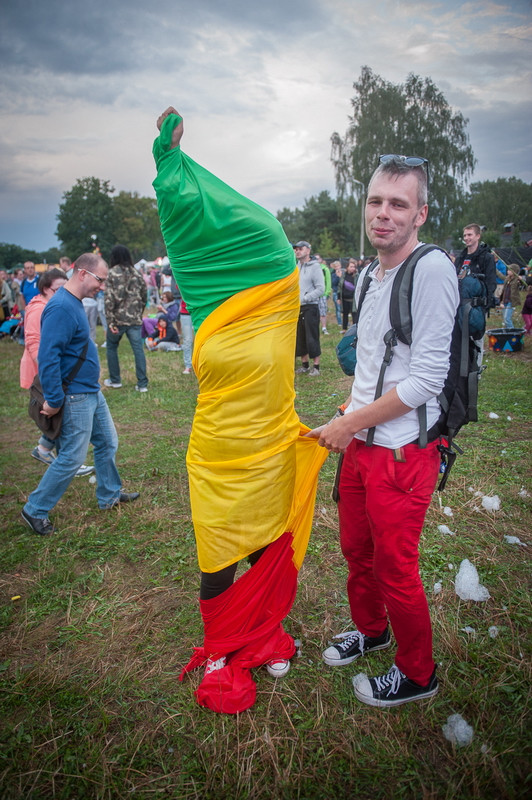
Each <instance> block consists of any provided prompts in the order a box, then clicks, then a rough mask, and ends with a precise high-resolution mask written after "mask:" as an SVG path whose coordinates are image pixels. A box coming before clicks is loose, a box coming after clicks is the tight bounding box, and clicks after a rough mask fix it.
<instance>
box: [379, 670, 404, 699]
mask: <svg viewBox="0 0 532 800" xmlns="http://www.w3.org/2000/svg"><path fill="white" fill-rule="evenodd" d="M403 678H406V675H404V674H403V673H402V672H401V670H400V669H399V667H398V666H397V665H396V664H394V665H393V667H391V669H390V670H389V672H387V673H386V675H380V676H379V677H378V678H375V686H376V687H377V691H379V692H384V691H385V690H386V689H388V687H390V688H389V689H388V691H387V692H386V697H389V696H390V695H391V694H396V693H397V691H398V689H399V686H400V685H401V681H402V680H403Z"/></svg>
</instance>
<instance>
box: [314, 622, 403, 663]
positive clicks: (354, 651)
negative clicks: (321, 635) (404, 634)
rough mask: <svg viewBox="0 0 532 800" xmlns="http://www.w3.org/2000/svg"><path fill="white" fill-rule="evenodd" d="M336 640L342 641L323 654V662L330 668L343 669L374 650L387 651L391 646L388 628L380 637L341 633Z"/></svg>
mask: <svg viewBox="0 0 532 800" xmlns="http://www.w3.org/2000/svg"><path fill="white" fill-rule="evenodd" d="M334 638H335V639H341V640H342V641H340V642H339V643H338V644H333V645H331V647H328V648H327V650H324V651H323V653H322V657H323V660H324V661H325V663H326V664H328V665H329V666H330V667H342V666H343V665H344V664H351V662H352V661H354V660H355V659H356V658H360V656H363V655H364V653H371V651H372V650H385V649H386V648H387V647H389V646H390V644H391V641H390V631H389V630H388V628H386V630H385V631H384V633H382V634H381V635H380V636H373V637H372V636H364V634H363V633H361V632H360V631H349V632H348V633H340V634H339V635H338V636H335V637H334Z"/></svg>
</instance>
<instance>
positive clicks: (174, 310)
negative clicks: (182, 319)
mask: <svg viewBox="0 0 532 800" xmlns="http://www.w3.org/2000/svg"><path fill="white" fill-rule="evenodd" d="M163 314H164V315H165V316H167V317H168V322H175V321H176V320H177V319H179V306H178V304H177V302H176V300H175V299H174V294H173V292H163V299H162V302H161V303H159V305H158V306H157V314H156V316H155V317H143V318H142V328H141V334H142V338H143V339H146V337H147V336H153V335H154V333H155V330H156V328H157V321H158V320H159V319H160V318H161V317H162V316H163Z"/></svg>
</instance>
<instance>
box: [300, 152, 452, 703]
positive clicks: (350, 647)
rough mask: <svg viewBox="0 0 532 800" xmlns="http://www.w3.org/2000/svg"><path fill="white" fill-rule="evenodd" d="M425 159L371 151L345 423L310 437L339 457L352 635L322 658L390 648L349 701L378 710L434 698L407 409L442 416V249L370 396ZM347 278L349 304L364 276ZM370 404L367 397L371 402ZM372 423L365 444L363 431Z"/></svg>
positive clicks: (447, 334)
mask: <svg viewBox="0 0 532 800" xmlns="http://www.w3.org/2000/svg"><path fill="white" fill-rule="evenodd" d="M426 167H428V165H427V162H426V160H425V159H423V158H418V157H407V156H396V155H389V156H381V159H380V164H379V167H378V168H377V170H376V171H375V173H374V174H373V177H372V179H371V181H370V184H369V187H368V198H367V202H366V231H367V235H368V238H369V240H370V242H371V244H372V245H373V246H374V247H375V248H376V250H377V253H378V263H377V265H376V266H375V267H374V268H373V270H372V271H371V282H370V284H369V288H368V289H367V293H366V295H365V297H364V299H363V303H362V305H361V312H360V318H359V322H358V343H357V365H356V370H355V379H354V382H353V388H352V392H351V396H350V398H349V399H348V401H347V403H346V406H345V413H344V414H343V416H339V417H337V418H336V419H335V420H334V421H332V422H331V423H329V424H328V425H326V426H324V427H322V428H317V429H316V430H315V431H312V432H311V433H310V434H309V435H311V436H314V437H316V438H318V437H319V443H320V444H321V445H322V446H323V447H326V448H327V449H328V450H330V451H331V452H335V453H344V454H345V456H344V461H343V465H342V471H341V476H340V484H339V495H340V499H339V504H338V509H339V517H340V542H341V547H342V552H343V554H344V556H345V558H346V560H347V563H348V567H349V578H348V583H347V590H348V596H349V603H350V609H351V615H352V618H353V621H354V622H355V625H356V627H357V630H355V631H352V632H350V633H348V634H344V635H341V636H339V637H337V639H338V643H336V644H334V645H332V646H331V647H328V648H327V649H326V650H325V651H324V653H323V658H324V661H325V663H326V664H329V665H330V666H341V665H344V664H350V663H352V662H353V661H354V660H355V659H357V658H359V657H360V656H363V655H364V654H365V653H367V652H371V651H375V650H381V649H385V648H387V647H389V646H390V644H391V641H390V632H389V628H388V624H390V625H391V628H392V631H393V633H394V636H395V639H396V642H397V653H396V657H395V663H394V665H393V666H392V667H391V669H390V670H389V672H388V673H386V674H385V675H381V676H379V677H375V678H367V677H366V676H360V677H359V678H358V679H357V680H356V681H355V694H356V696H357V697H358V699H359V700H361V701H362V702H364V703H367V704H368V705H372V706H378V707H386V706H395V705H400V704H402V703H407V702H410V701H412V700H419V699H422V698H426V697H431V696H432V695H434V694H436V692H437V691H438V681H437V678H436V670H435V663H434V660H433V657H432V631H431V624H430V616H429V610H428V605H427V600H426V598H425V593H424V590H423V585H422V583H421V578H420V576H419V569H418V558H419V552H418V544H419V537H420V534H421V529H422V526H423V522H424V519H425V513H426V510H427V508H428V505H429V503H430V499H431V496H432V493H433V491H434V488H435V485H436V480H437V477H438V472H439V465H440V455H439V452H438V450H437V445H438V444H439V440H438V439H436V440H435V441H432V442H429V444H428V446H427V447H425V448H421V447H419V446H418V443H417V441H418V437H419V433H420V429H419V422H418V413H417V409H418V408H419V407H420V406H423V404H425V406H426V413H427V429H428V430H430V428H431V427H432V425H434V423H435V422H436V420H437V419H438V417H439V414H440V406H439V403H438V401H437V397H438V395H439V393H440V392H441V390H442V388H443V384H444V381H445V378H446V375H447V372H448V368H449V353H450V344H451V334H452V330H453V324H454V318H455V313H456V309H457V306H458V300H459V298H458V282H457V277H456V273H455V271H454V268H453V266H452V264H451V262H450V260H449V259H447V257H446V256H445V255H444V254H443V253H442V252H440V251H433V252H430V253H428V254H427V255H425V256H423V257H422V258H421V259H420V260H419V262H418V264H417V266H416V270H415V274H414V279H413V290H412V300H411V313H412V344H411V346H408V345H406V344H403V343H402V342H398V343H397V345H396V346H395V348H394V355H393V359H392V361H391V363H390V365H389V366H388V367H387V368H386V370H385V373H384V383H383V386H382V393H381V396H379V395H378V392H377V394H376V385H377V381H378V376H379V372H380V369H381V364H382V361H383V356H384V352H385V344H384V342H383V337H384V335H385V334H386V333H387V332H388V331H389V330H390V327H391V324H390V314H389V308H390V296H391V288H392V284H393V281H394V277H395V275H396V273H397V271H398V269H399V267H400V265H401V264H402V263H403V261H404V260H405V259H406V258H407V257H408V256H409V255H410V254H411V253H412V252H413V250H414V249H415V248H416V247H418V246H419V244H420V242H419V241H418V231H419V228H420V227H421V226H422V225H423V223H424V222H425V220H426V218H427V212H428V205H427V172H426ZM368 269H369V267H367V268H366V270H364V271H363V273H362V274H361V276H360V279H359V281H358V283H357V291H356V295H355V299H356V301H357V303H358V299H359V295H360V288H361V286H362V282H363V279H364V276H365V274H366V272H367V271H368ZM376 396H377V397H378V399H375V397H376ZM373 427H375V431H374V438H373V443H372V445H371V446H367V443H366V439H367V436H368V431H369V429H371V428H373Z"/></svg>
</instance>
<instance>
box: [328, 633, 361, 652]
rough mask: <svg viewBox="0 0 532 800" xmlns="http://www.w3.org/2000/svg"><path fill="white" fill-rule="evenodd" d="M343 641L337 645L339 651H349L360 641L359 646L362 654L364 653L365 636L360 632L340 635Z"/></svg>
mask: <svg viewBox="0 0 532 800" xmlns="http://www.w3.org/2000/svg"><path fill="white" fill-rule="evenodd" d="M340 636H341V637H342V639H343V641H341V642H339V643H338V644H337V645H335V646H336V647H337V648H338V649H339V650H342V651H345V650H349V648H350V647H351V645H352V644H354V642H356V641H357V640H358V646H359V648H360V652H361V653H362V654H363V653H364V634H363V633H361V632H360V631H351V633H345V634H340ZM335 638H340V637H335Z"/></svg>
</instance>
